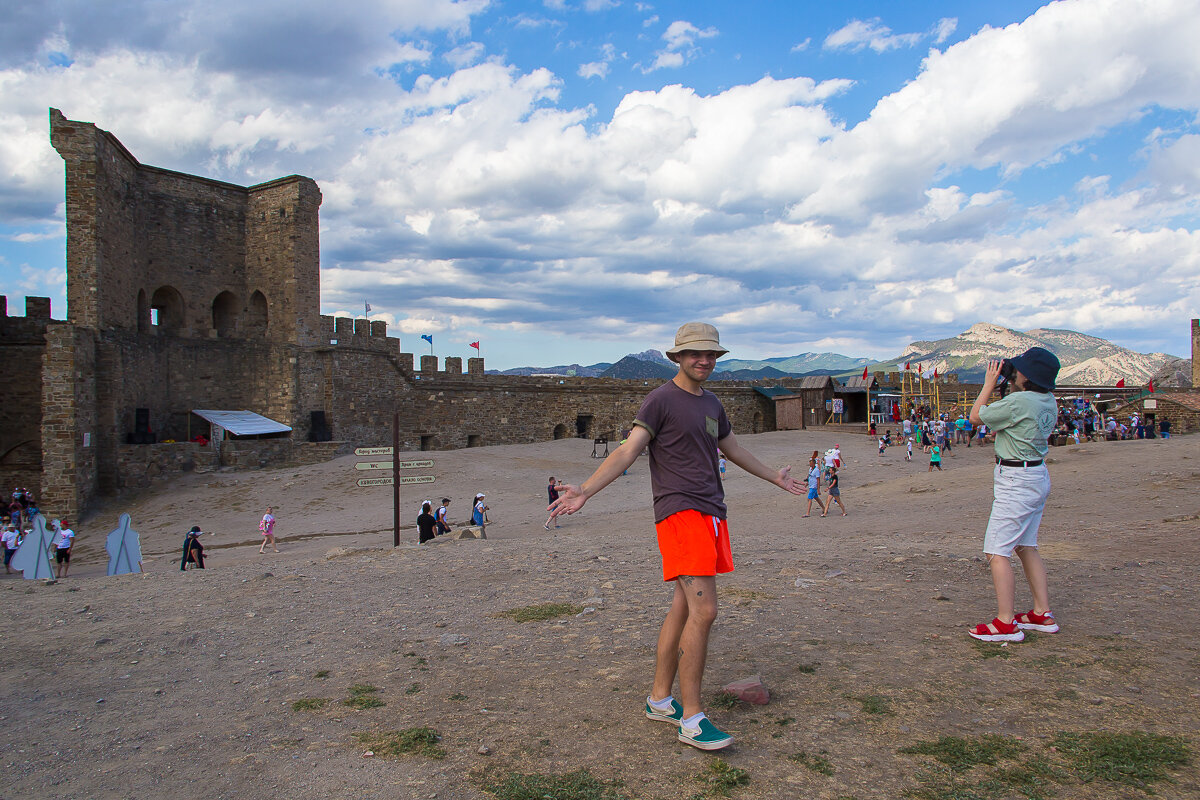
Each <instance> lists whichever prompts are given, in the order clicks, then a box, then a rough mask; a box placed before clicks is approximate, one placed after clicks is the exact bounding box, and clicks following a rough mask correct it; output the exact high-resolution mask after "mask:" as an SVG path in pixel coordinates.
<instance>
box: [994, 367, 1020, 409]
mask: <svg viewBox="0 0 1200 800" xmlns="http://www.w3.org/2000/svg"><path fill="white" fill-rule="evenodd" d="M1016 372H1017V368H1016V367H1014V366H1013V363H1012V362H1011V361H1009V360H1008V359H1007V358H1005V359H1003V360H1002V361H1001V362H1000V380H999V381H997V385H998V386H999V389H1000V399H1001V400H1003V399H1004V395H1006V394H1008V386H1009V384H1010V383H1011V382H1012V379H1013V375H1015V374H1016Z"/></svg>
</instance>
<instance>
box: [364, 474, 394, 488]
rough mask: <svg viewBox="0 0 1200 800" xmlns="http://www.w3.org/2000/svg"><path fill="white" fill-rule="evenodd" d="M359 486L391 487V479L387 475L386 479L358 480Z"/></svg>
mask: <svg viewBox="0 0 1200 800" xmlns="http://www.w3.org/2000/svg"><path fill="white" fill-rule="evenodd" d="M358 485H359V486H391V485H392V477H391V476H390V475H389V476H388V477H386V478H359V479H358Z"/></svg>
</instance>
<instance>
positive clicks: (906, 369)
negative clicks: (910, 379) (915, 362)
mask: <svg viewBox="0 0 1200 800" xmlns="http://www.w3.org/2000/svg"><path fill="white" fill-rule="evenodd" d="M904 371H905V372H908V362H907V361H905V362H904Z"/></svg>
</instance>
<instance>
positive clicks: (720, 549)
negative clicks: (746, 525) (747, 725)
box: [550, 322, 804, 750]
mask: <svg viewBox="0 0 1200 800" xmlns="http://www.w3.org/2000/svg"><path fill="white" fill-rule="evenodd" d="M727 352H729V351H728V350H726V349H725V348H723V347H721V341H720V337H719V335H718V334H717V329H716V328H714V327H713V326H712V325H709V324H707V323H704V322H689V323H687V324H686V325H684V326H683V327H681V328H680V329H679V330H678V331H677V332H676V334H675V346H674V347H672V348H671V349H670V350H668V351H667V357H668V358H670V359H671V360H672V361H674V362H675V363H676V364H678V365H679V372H678V373H677V374H676V375H675V377H674V378H672V379H671V380H669V381H667V382H666V383H664V384H663V385H662V386H660V387H658V388H657V389H655V390H654V391H652V392H650V394H648V395H647V396H646V399H645V401H644V402H643V403H642V407H641V409H640V410H639V411H638V413H637V417H636V419H635V420H634V423H633V425H634V427H633V430H632V432H631V433H630V434H629V438H628V439H626V441H625V442H624V443H623V444H622V445H621V446H620V447H618V448H617V449H616V450H614V451H613V452H612V454H611V455H609V457H608V458H606V459H605V460H604V463H603V464H601V465H600V468H599V469H597V470H596V471H595V472H594V473H593V474H592V476H591V477H590V478H588V479H587V480H586V481H584V482H583V483H582V484H580V485H578V486H565V487H563V488H562V489H560V490H559V497H558V500H556V501H555V502H554V503H553V504H551V506H550V512H551V514H552V515H553V516H558V515H559V514H574V513H575V512H576V511H578V510H579V509H581V508H583V504H584V503H586V502H587V501H588V499H589V498H590V497H592V496H593V495H595V494H596V493H597V492H599V491H600V490H601V489H603V488H604V487H605V486H607V485H608V484H610V483H612V481H613V480H614V479H616V477H617V476H618V475H620V474H621V473H622V472H624V471H625V470H626V469H627V468H628V467H629V466H630V465H632V464H633V462H634V460H635V459H636V458H637V456H638V454H639V453H641V452H642V450H643V449H645V448H647V447H648V448H649V450H650V484H651V487H652V489H653V493H654V520H655V528H656V530H657V533H658V548H659V552H660V553H661V554H662V561H663V580H664V581H673V582H674V583H675V592H674V597H673V599H672V601H671V608H670V610H669V611H668V612H667V617H666V619H665V620H664V621H663V624H662V629H661V630H660V632H659V634H658V650H657V658H656V661H655V669H654V685H653V687H652V689H651V691H650V695H649V697H647V698H646V709H645V713H646V716H647V717H648V718H650V719H652V720H656V721H659V722H666V723H669V724H671V725H673V726H676V727H677V733H676V735H677V737H678V739H679V741H681V742H684V743H685V744H689V745H692V746H693V747H698V748H700V749H702V750H719V749H721V748H723V747H727V746H728V745H730V744H732V743H733V738H732V737H731V736H729V734H727V733H725V732H724V731H721V730H720V729H718V728H717V727H716V726H715V725H714V724H713V723H712V722H711V721H710V720H709V719H708V718H707V717H706V716H705V714H704V711H703V710H702V709H701V707H700V683H701V679H702V677H703V675H704V663H705V660H706V658H707V655H708V634H709V630H710V628H711V627H712V624H713V621H714V620H715V619H716V617H717V579H716V576H717V574H718V573H724V572H732V571H733V556H732V551H731V549H730V545H729V528H728V526H727V525H726V521H725V502H724V501H725V492H724V489H723V487H722V484H721V475H720V468H719V466H718V455H717V451H718V448H719V449H720V452H722V453H724V454H725V457H726V458H727V459H729V460H730V461H732V462H733V463H734V464H737V465H738V466H739V467H741V468H742V469H744V470H746V471H747V472H749V473H750V474H752V475H756V476H758V477H759V478H762V479H763V480H765V481H769V482H770V483H773V484H775V485H776V486H778V487H779V488H781V489H783V490H784V491H787V492H791V493H792V494H795V495H799V494H803V493H804V486H803V484H798V483H797V482H796V481H795V480H793V479H792V478H791V476H790V474H789V473H790V471H791V467H784V468H783V469H780V470H778V471H776V470H773V469H771V468H770V467H768V466H766V465H764V464H763V463H762V462H761V461H759V460H758V459H757V458H755V457H754V456H753V455H751V454H750V453H749V452H747V451H746V450H745V449H743V448H742V446H741V445H739V444H738V442H737V439H736V437H734V435H733V428H732V426H731V425H730V423H729V418H728V417H727V416H726V415H725V409H724V408H722V407H721V401H720V400H718V399H717V396H716V395H715V394H713V393H712V392H710V391H707V390H706V389H704V387H703V384H704V382H705V381H706V380H708V378H709V376H711V375H712V372H713V369H714V368H715V366H716V362H717V359H718V358H719V357H721V356H723V355H725V354H726V353H727ZM677 674H678V676H679V699H678V700H676V699H675V698H674V697H672V695H671V689H672V686H673V685H674V683H675V677H676V675H677Z"/></svg>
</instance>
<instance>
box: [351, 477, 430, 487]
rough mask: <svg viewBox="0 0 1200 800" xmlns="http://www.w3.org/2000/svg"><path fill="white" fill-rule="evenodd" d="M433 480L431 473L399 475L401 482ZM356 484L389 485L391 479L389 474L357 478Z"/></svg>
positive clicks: (428, 481) (426, 481)
mask: <svg viewBox="0 0 1200 800" xmlns="http://www.w3.org/2000/svg"><path fill="white" fill-rule="evenodd" d="M433 480H434V478H433V476H432V475H401V476H400V483H401V484H406V483H433ZM358 485H359V486H391V485H392V479H391V477H390V476H389V477H387V478H359V479H358Z"/></svg>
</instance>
